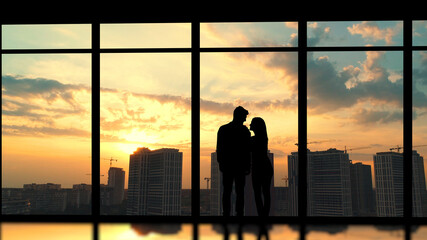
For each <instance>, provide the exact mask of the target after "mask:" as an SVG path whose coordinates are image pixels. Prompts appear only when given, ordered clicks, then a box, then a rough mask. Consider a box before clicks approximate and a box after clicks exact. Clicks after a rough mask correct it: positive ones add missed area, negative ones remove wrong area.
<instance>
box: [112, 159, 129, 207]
mask: <svg viewBox="0 0 427 240" xmlns="http://www.w3.org/2000/svg"><path fill="white" fill-rule="evenodd" d="M108 186H109V187H111V188H112V189H113V191H112V198H111V204H112V205H119V204H121V203H122V201H123V198H124V192H125V171H123V168H116V167H110V169H109V170H108Z"/></svg>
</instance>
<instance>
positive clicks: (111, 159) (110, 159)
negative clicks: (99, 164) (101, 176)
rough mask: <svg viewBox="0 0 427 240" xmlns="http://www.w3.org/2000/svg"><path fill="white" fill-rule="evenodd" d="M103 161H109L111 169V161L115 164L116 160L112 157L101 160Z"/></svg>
mask: <svg viewBox="0 0 427 240" xmlns="http://www.w3.org/2000/svg"><path fill="white" fill-rule="evenodd" d="M103 159H104V160H109V161H110V168H111V166H112V165H113V161H116V162H117V159H113V157H111V158H103Z"/></svg>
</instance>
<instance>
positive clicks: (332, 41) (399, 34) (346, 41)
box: [307, 21, 403, 47]
mask: <svg viewBox="0 0 427 240" xmlns="http://www.w3.org/2000/svg"><path fill="white" fill-rule="evenodd" d="M307 45H308V46H309V47H314V46H402V45H403V23H402V22H401V21H363V22H360V21H359V22H345V21H342V22H308V23H307Z"/></svg>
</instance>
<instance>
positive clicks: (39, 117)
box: [2, 75, 90, 137]
mask: <svg viewBox="0 0 427 240" xmlns="http://www.w3.org/2000/svg"><path fill="white" fill-rule="evenodd" d="M78 91H86V92H88V93H90V88H89V87H86V86H83V85H73V84H63V83H61V82H59V81H56V80H49V79H44V78H26V77H21V76H12V75H4V76H2V116H3V125H2V131H3V134H5V135H14V136H34V137H47V136H77V137H89V136H90V132H88V131H86V130H83V129H77V128H69V127H68V126H64V123H65V122H66V124H67V125H70V124H73V123H77V121H78V123H81V121H82V120H88V117H86V115H84V114H86V113H88V111H89V110H88V109H87V107H86V106H83V103H81V102H82V100H81V99H77V98H76V97H75V94H76V92H78ZM87 96H89V94H87ZM58 100H61V101H63V102H65V105H64V104H61V103H57V101H58ZM46 103H47V104H46ZM82 116H85V117H82ZM82 118H84V119H82ZM62 120H64V122H60V121H62ZM70 121H71V122H73V123H71V122H70Z"/></svg>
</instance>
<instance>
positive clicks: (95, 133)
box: [91, 22, 100, 239]
mask: <svg viewBox="0 0 427 240" xmlns="http://www.w3.org/2000/svg"><path fill="white" fill-rule="evenodd" d="M91 130H92V219H93V220H94V221H93V224H94V235H95V237H97V233H98V231H97V229H98V218H99V215H100V179H99V176H100V166H99V165H100V162H99V159H100V142H99V141H100V24H99V23H97V22H95V23H92V129H91ZM95 239H96V238H95Z"/></svg>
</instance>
